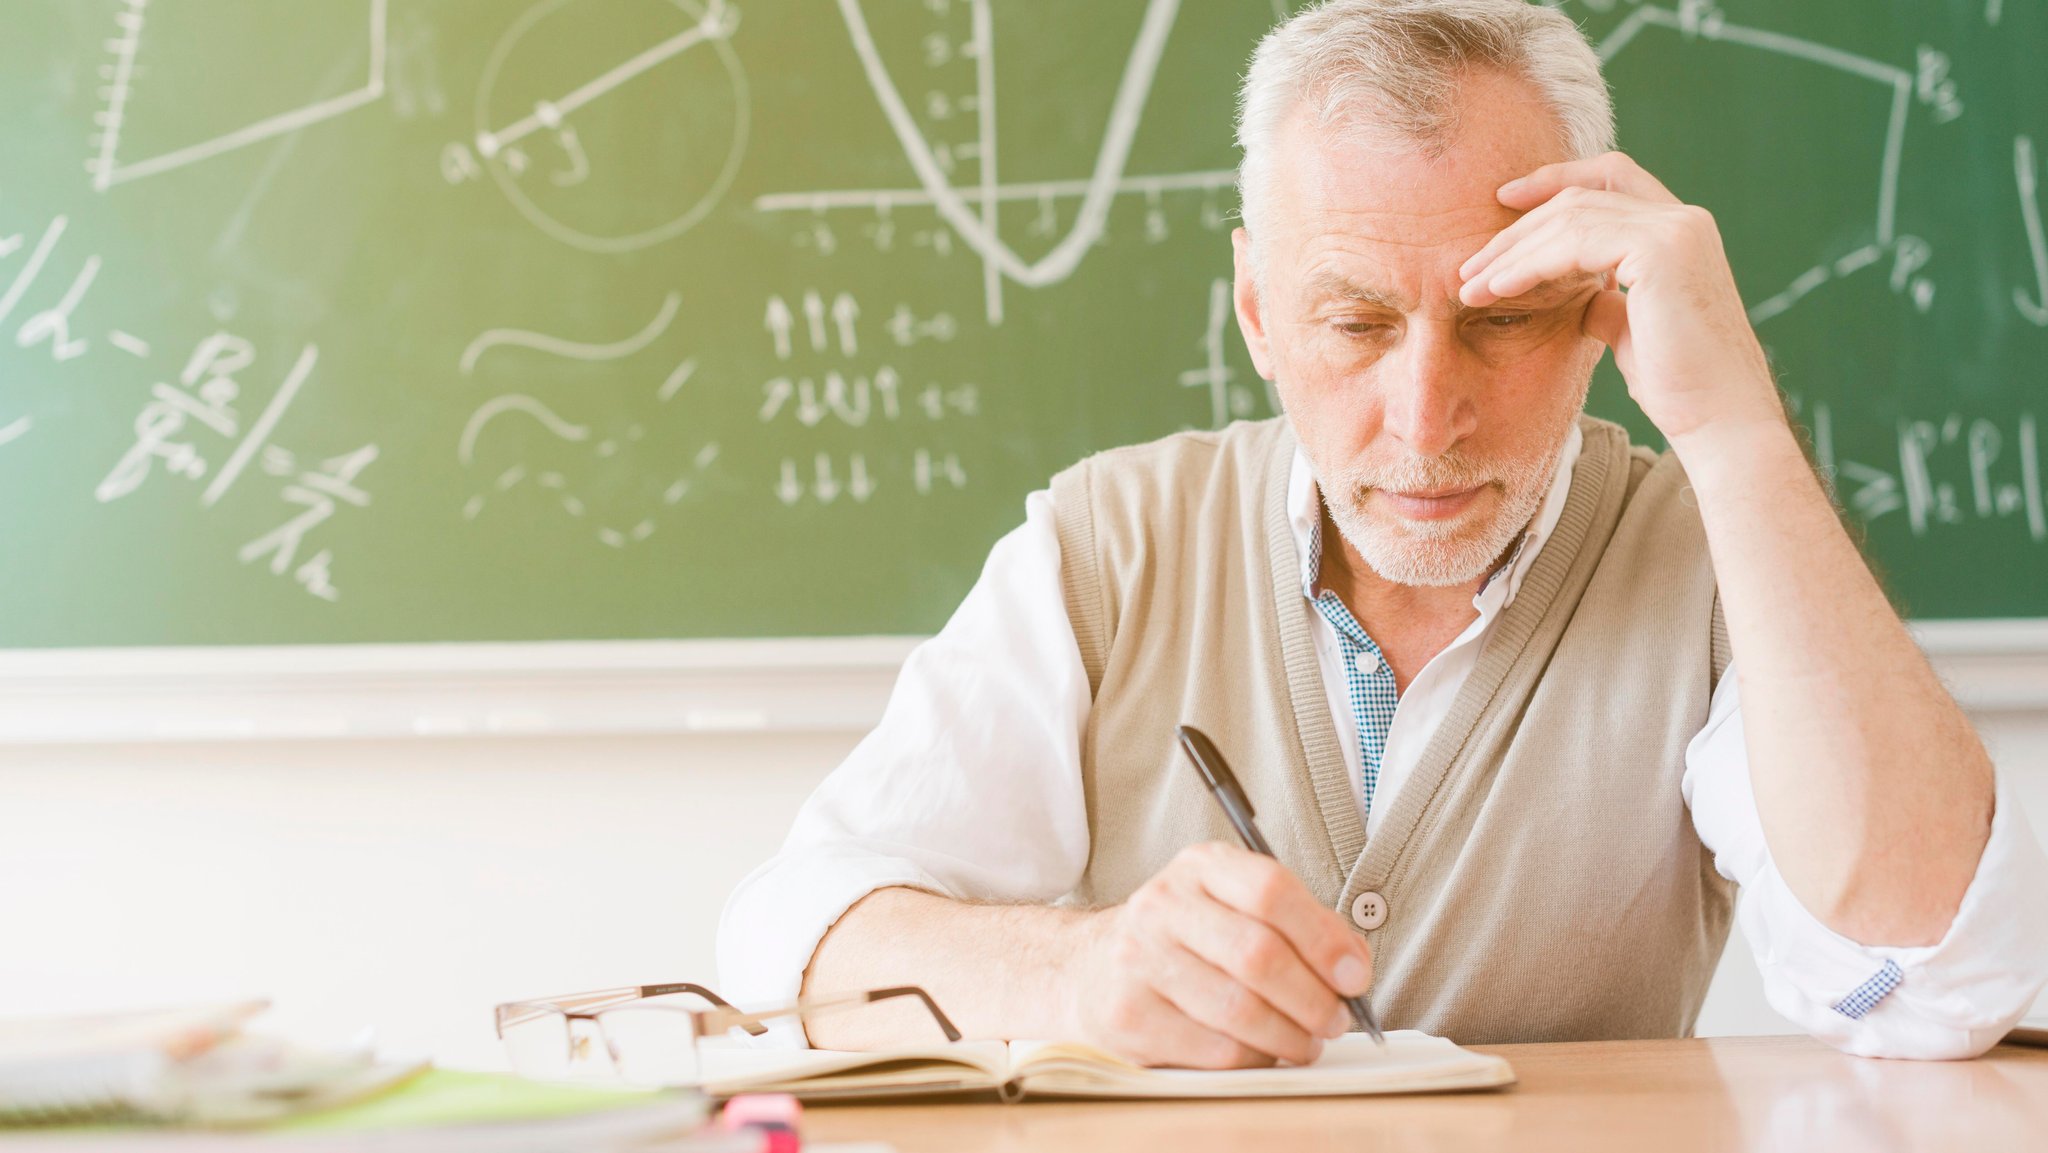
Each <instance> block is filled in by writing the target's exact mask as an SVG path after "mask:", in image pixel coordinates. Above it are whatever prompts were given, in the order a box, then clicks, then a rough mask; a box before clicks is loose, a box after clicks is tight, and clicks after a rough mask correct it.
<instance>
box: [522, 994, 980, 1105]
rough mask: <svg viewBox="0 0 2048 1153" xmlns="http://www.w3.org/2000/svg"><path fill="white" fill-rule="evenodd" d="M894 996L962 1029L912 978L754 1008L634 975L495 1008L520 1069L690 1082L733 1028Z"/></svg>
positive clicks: (751, 1028) (555, 1076)
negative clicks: (712, 1044)
mask: <svg viewBox="0 0 2048 1153" xmlns="http://www.w3.org/2000/svg"><path fill="white" fill-rule="evenodd" d="M898 997H910V998H915V999H916V1000H917V1001H918V1002H919V1003H920V1004H922V1005H923V1006H924V1007H925V1009H926V1010H928V1011H929V1012H930V1013H931V1016H932V1020H933V1021H935V1022H937V1024H938V1026H939V1030H940V1031H941V1032H942V1033H944V1034H945V1035H946V1040H948V1041H958V1040H959V1039H960V1030H958V1029H956V1028H954V1027H953V1022H952V1021H951V1020H949V1019H948V1018H947V1017H946V1014H945V1013H943V1012H941V1011H940V1009H939V1006H938V1003H937V1002H935V1001H933V1000H932V999H931V995H930V994H928V993H926V992H925V991H924V990H923V989H920V988H917V987H916V986H914V985H906V986H903V987H901V988H895V989H873V990H870V991H868V992H865V993H847V994H843V995H839V996H831V997H818V998H811V999H808V1000H802V1001H798V1002H797V1003H796V1004H794V1005H789V1006H786V1007H783V1008H780V1009H768V1010H764V1011H760V1012H748V1011H745V1010H741V1009H737V1008H734V1007H733V1005H732V1004H731V1003H730V1002H728V1001H727V1000H726V999H725V998H723V997H720V996H719V995H718V994H716V993H714V992H712V991H711V990H709V989H707V988H705V987H704V986H702V985H693V984H688V983H683V984H674V985H631V986H627V987H625V988H622V989H599V990H596V991H594V992H589V993H572V994H569V995H567V996H562V997H544V998H540V999H538V1000H532V1001H508V1002H506V1003H505V1004H502V1005H499V1006H498V1007H497V1008H496V1009H495V1010H494V1012H493V1015H494V1017H495V1018H496V1023H497V1030H498V1039H499V1040H501V1041H503V1042H504V1043H505V1050H506V1052H507V1054H508V1055H509V1056H510V1057H511V1059H512V1068H513V1069H514V1070H516V1071H517V1072H518V1073H519V1074H520V1075H521V1076H524V1077H533V1078H537V1079H541V1080H564V1079H581V1078H584V1077H605V1076H611V1077H616V1078H619V1079H622V1080H625V1081H629V1082H631V1083H633V1084H636V1085H694V1084H697V1083H699V1082H701V1081H702V1080H703V1079H704V1062H703V1056H702V1050H703V1047H704V1044H703V1043H704V1042H705V1041H707V1040H711V1039H715V1038H719V1037H722V1036H725V1035H726V1034H728V1033H731V1032H732V1031H733V1030H735V1029H737V1030H742V1031H744V1032H746V1033H748V1034H750V1035H752V1036H756V1037H759V1036H761V1035H763V1034H765V1033H767V1032H768V1022H771V1021H776V1020H784V1019H787V1020H795V1021H798V1022H804V1021H809V1020H811V1019H813V1018H815V1017H819V1016H823V1015H826V1014H829V1013H836V1012H843V1011H845V1010H848V1009H855V1008H859V1007H860V1006H862V1005H869V1004H873V1003H874V1002H877V1001H887V1000H892V999H894V998H898Z"/></svg>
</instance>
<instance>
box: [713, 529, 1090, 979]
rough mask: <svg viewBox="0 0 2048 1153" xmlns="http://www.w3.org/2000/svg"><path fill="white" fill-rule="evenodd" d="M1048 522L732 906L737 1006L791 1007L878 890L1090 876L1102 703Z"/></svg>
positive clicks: (725, 973)
mask: <svg viewBox="0 0 2048 1153" xmlns="http://www.w3.org/2000/svg"><path fill="white" fill-rule="evenodd" d="M1054 526H1055V522H1054V519H1053V508H1052V501H1051V496H1050V495H1049V494H1048V493H1043V492H1040V493H1033V494H1032V495H1031V496H1030V497H1029V498H1028V499H1027V500H1026V501H1025V520H1024V523H1023V524H1022V525H1021V526H1019V527H1018V528H1017V529H1015V530H1014V531H1012V532H1011V533H1010V534H1009V535H1007V536H1005V537H1004V538H1003V539H1002V540H1000V541H998V542H997V544H996V546H995V548H994V549H993V550H992V551H991V552H990V554H989V559H988V563H987V565H986V566H985V567H984V569H983V571H982V574H981V579H980V580H979V581H977V582H976V583H975V585H974V588H973V589H972V590H971V591H969V593H968V594H967V598H966V599H965V600H964V601H963V602H961V605H960V607H959V609H958V610H957V611H955V613H954V614H953V617H952V619H951V620H950V621H948V622H947V624H946V626H945V628H944V629H942V630H941V631H940V632H939V634H938V635H937V636H935V637H933V638H932V639H931V640H929V641H926V642H925V643H924V644H922V645H919V646H918V647H917V648H916V649H915V650H914V651H913V652H912V653H911V655H910V657H909V659H908V660H906V661H905V662H904V666H903V671H902V673H901V674H900V675H899V676H898V678H897V681H896V686H895V689H894V691H893V692H891V694H890V697H889V703H888V706H887V708H885V709H884V710H883V715H882V720H881V723H880V724H879V725H877V726H876V728H875V730H874V731H873V732H871V733H869V734H868V736H867V737H866V738H865V739H864V740H862V741H861V743H860V744H859V745H858V746H857V747H856V748H855V749H854V751H853V753H852V754H851V755H850V756H848V757H847V759H846V761H845V762H844V763H842V764H841V765H840V766H839V767H838V768H836V769H835V770H833V772H832V773H831V774H830V775H829V776H827V777H826V779H825V781H824V782H823V783H822V784H820V785H819V787H818V789H817V791H816V792H815V793H813V794H812V795H811V797H810V799H809V800H808V801H806V802H805V803H804V806H803V808H802V809H801V810H800V811H799V812H798V814H797V818H796V822H795V824H794V826H793V827H792V828H791V830H790V833H789V838H788V840H787V841H786V842H784V844H783V847H782V851H781V852H780V853H779V854H778V855H777V856H775V857H774V858H773V859H771V860H769V861H768V862H767V863H766V864H764V865H762V866H761V867H760V868H758V869H755V870H754V871H753V873H751V874H750V875H748V876H747V878H746V879H745V880H743V881H741V882H740V884H739V887H738V888H736V889H735V890H734V891H733V893H732V896H731V897H730V898H728V900H727V901H726V905H725V912H724V915H723V916H722V917H721V919H720V922H719V930H718V968H719V980H720V983H721V986H722V989H723V991H724V992H725V995H726V996H727V997H729V998H732V999H733V1000H734V1001H736V1002H738V1003H741V1004H752V1005H768V1004H776V1003H787V1002H789V1001H792V1000H794V999H795V998H796V995H797V993H798V991H799V989H800V987H801V985H802V982H803V973H804V969H805V968H806V967H807V966H808V965H809V964H810V960H811V955H812V953H813V952H815V951H816V949H817V947H818V942H819V941H820V940H822V939H823V938H824V935H825V933H826V931H827V930H829V929H830V928H831V927H832V925H833V923H834V922H836V921H837V920H838V919H839V917H840V916H841V915H842V914H844V913H845V912H846V910H847V909H848V908H850V907H852V905H853V904H854V903H855V902H856V901H859V900H860V899H861V898H862V897H864V896H866V895H867V894H869V893H871V892H873V891H875V890H876V889H881V888H887V887H891V886H910V887H915V888H920V889H926V890H929V891H931V892H934V893H939V894H943V895H946V896H951V897H955V898H960V899H974V900H990V901H1032V902H1046V901H1052V900H1054V899H1057V898H1058V897H1060V896H1061V895H1063V894H1065V893H1066V892H1068V891H1069V890H1070V889H1072V888H1073V886H1074V884H1075V883H1076V882H1077V881H1078V880H1079V879H1080V875H1081V871H1082V869H1083V868H1084V867H1085V866H1086V864H1087V861H1088V822H1087V812H1086V807H1085V802H1084V799H1083V797H1082V791H1081V771H1080V760H1081V753H1080V742H1081V729H1082V726H1083V724H1085V723H1086V720H1087V715H1088V709H1089V705H1090V696H1089V691H1088V679H1087V674H1086V672H1085V670H1084V669H1083V668H1082V665H1081V656H1080V651H1079V648H1078V646H1077V644H1076V642H1075V640H1074V630H1073V625H1072V624H1071V623H1070V621H1069V620H1068V617H1067V612H1066V600H1065V596H1064V594H1063V592H1062V590H1061V583H1060V553H1059V536H1058V533H1057V531H1056V529H1055V527H1054Z"/></svg>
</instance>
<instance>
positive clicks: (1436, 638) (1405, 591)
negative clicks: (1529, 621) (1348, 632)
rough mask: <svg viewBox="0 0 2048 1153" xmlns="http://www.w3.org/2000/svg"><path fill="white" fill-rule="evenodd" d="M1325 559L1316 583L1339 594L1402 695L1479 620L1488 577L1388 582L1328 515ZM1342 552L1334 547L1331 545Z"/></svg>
mask: <svg viewBox="0 0 2048 1153" xmlns="http://www.w3.org/2000/svg"><path fill="white" fill-rule="evenodd" d="M1322 515H1323V541H1324V542H1325V543H1324V547H1323V555H1322V561H1321V565H1320V567H1319V569H1318V571H1317V573H1316V581H1317V583H1318V584H1319V585H1320V586H1322V587H1323V588H1324V589H1327V590H1329V591H1331V592H1334V593H1336V594H1337V598H1338V599H1339V600H1341V601H1343V602H1344V607H1345V608H1347V609H1350V610H1351V615H1352V617H1353V618H1355V619H1356V620H1357V621H1358V624H1359V626H1360V627H1361V628H1363V629H1364V630H1365V631H1366V634H1367V635H1368V636H1370V637H1372V639H1373V643H1374V644H1377V645H1378V646H1379V647H1380V655H1381V656H1382V657H1384V658H1385V660H1386V662H1387V667H1389V668H1391V669H1392V670H1393V671H1394V684H1395V686H1396V687H1397V688H1398V689H1400V690H1401V691H1403V692H1406V691H1407V689H1408V682H1410V681H1412V680H1414V679H1415V676H1416V674H1417V673H1420V672H1421V671H1422V668H1423V666H1424V665H1427V664H1428V663H1429V662H1430V661H1431V660H1432V659H1434V658H1435V657H1436V655H1437V654H1438V653H1440V652H1442V651H1444V649H1446V648H1448V647H1450V644H1451V642H1452V641H1454V640H1457V639H1458V635H1459V634H1460V633H1462V632H1464V631H1465V629H1466V628H1467V627H1468V626H1469V625H1471V623H1472V622H1473V621H1474V620H1476V619H1477V618H1478V616H1479V610H1478V609H1476V608H1474V607H1473V605H1472V601H1473V598H1474V597H1475V596H1477V595H1478V592H1479V589H1480V587H1481V586H1482V585H1483V584H1484V583H1485V580H1486V578H1485V577H1483V576H1482V577H1480V578H1478V579H1476V580H1471V581H1467V582H1464V583H1462V584H1455V585H1446V586H1442V587H1433V586H1428V585H1404V584H1400V583H1397V582H1395V581H1391V580H1388V579H1387V578H1386V577H1383V576H1381V575H1380V574H1379V573H1378V572H1376V571H1374V570H1373V567H1372V566H1371V565H1369V564H1367V563H1366V562H1365V558H1364V557H1362V556H1360V555H1358V552H1357V551H1356V550H1355V549H1353V548H1352V547H1351V542H1350V541H1347V540H1345V539H1344V534H1343V533H1341V532H1339V531H1337V526H1336V523H1335V522H1334V521H1332V520H1331V519H1330V513H1329V510H1328V509H1327V508H1326V509H1324V510H1323V514H1322ZM1333 544H1334V545H1335V546H1337V547H1335V548H1332V547H1330V546H1331V545H1333ZM1512 552H1513V546H1512V545H1510V546H1509V548H1508V550H1507V551H1506V552H1503V553H1502V554H1501V556H1500V557H1497V558H1495V562H1494V564H1493V566H1491V567H1489V568H1488V570H1487V571H1488V572H1492V571H1494V570H1495V569H1497V568H1498V567H1499V566H1500V565H1501V564H1502V563H1504V562H1505V561H1506V559H1507V557H1508V555H1509V554H1510V553H1512Z"/></svg>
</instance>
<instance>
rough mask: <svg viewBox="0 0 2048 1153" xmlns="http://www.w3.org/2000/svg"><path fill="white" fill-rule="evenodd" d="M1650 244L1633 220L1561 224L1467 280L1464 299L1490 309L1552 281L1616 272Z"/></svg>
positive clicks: (1461, 295) (1462, 292)
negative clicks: (1493, 304)
mask: <svg viewBox="0 0 2048 1153" xmlns="http://www.w3.org/2000/svg"><path fill="white" fill-rule="evenodd" d="M1645 241H1646V238H1644V237H1642V236H1641V235H1640V234H1639V231H1638V230H1637V229H1636V228H1635V227H1633V222H1631V221H1625V220H1619V221H1618V220H1612V219H1609V220H1604V221H1600V222H1599V223H1597V224H1587V223H1585V222H1573V223H1572V224H1570V225H1565V224H1560V225H1559V226H1558V227H1556V228H1552V229H1547V230H1545V231H1543V232H1540V233H1538V234H1537V235H1535V236H1532V237H1529V238H1527V239H1525V240H1524V241H1523V242H1522V243H1521V244H1520V245H1518V246H1516V247H1515V248H1514V249H1512V250H1511V251H1509V252H1506V253H1503V254H1502V255H1501V257H1500V259H1498V260H1496V261H1495V262H1494V263H1493V264H1492V265H1491V266H1489V267H1488V268H1486V269H1485V270H1484V271H1482V272H1480V273H1479V274H1478V275H1477V276H1475V277H1474V278H1472V279H1471V280H1470V281H1468V282H1466V284H1465V286H1464V287H1463V288H1462V289H1460V290H1459V293H1458V299H1459V300H1461V301H1462V302H1464V304H1465V305H1466V307H1468V308H1485V307H1486V306H1487V305H1490V304H1492V303H1494V302H1496V301H1500V300H1507V299H1510V298H1513V297H1516V296H1520V295H1521V294H1523V293H1525V292H1528V291H1529V290H1530V289H1533V288H1535V287H1536V286H1537V285H1539V284H1542V283H1544V282H1546V281H1551V280H1560V279H1563V278H1566V277H1570V276H1575V275H1585V274H1587V273H1605V272H1608V271H1611V270H1616V269H1619V268H1620V267H1621V265H1622V264H1623V262H1624V261H1626V260H1627V259H1628V257H1629V255H1630V254H1631V253H1632V252H1634V251H1636V250H1637V249H1638V248H1639V247H1641V245H1642V244H1643V243H1644V242H1645ZM1624 280H1626V277H1624Z"/></svg>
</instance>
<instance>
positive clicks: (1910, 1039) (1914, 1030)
mask: <svg viewBox="0 0 2048 1153" xmlns="http://www.w3.org/2000/svg"><path fill="white" fill-rule="evenodd" d="M1684 792H1685V799H1686V803H1687V804H1688V805H1690V806H1691V808H1692V819H1693V827H1694V828H1695V829H1697V830H1698V832H1699V836H1700V840H1701V841H1702V842H1703V843H1705V844H1706V846H1707V848H1708V849H1709V850H1711V851H1712V852H1713V854H1714V867H1715V869H1716V870H1717V871H1718V872H1719V873H1720V874H1721V875H1722V876H1724V877H1726V878H1728V879H1729V880H1731V881H1734V882H1735V883H1736V884H1738V885H1740V886H1741V887H1742V895H1741V898H1740V901H1739V902H1738V904H1737V907H1736V920H1737V922H1738V923H1739V924H1740V925H1741V926H1742V932H1743V935H1744V936H1745V937H1747V938H1748V940H1749V943H1750V947H1751V949H1752V950H1753V951H1754V952H1755V954H1756V962H1757V968H1758V969H1759V970H1760V971H1761V972H1762V975H1763V982H1764V994H1765V997H1766V998H1767V999H1768V1000H1769V1001H1770V1004H1771V1007H1772V1008H1773V1009H1776V1010H1777V1011H1778V1012H1779V1013H1781V1014H1783V1015H1784V1016H1785V1017H1787V1018H1789V1019H1790V1020H1791V1021H1792V1022H1793V1023H1795V1024H1797V1025H1799V1026H1800V1027H1801V1028H1803V1029H1805V1030H1806V1031H1807V1032H1809V1033H1811V1034H1812V1035H1813V1036H1814V1037H1816V1038H1819V1039H1820V1040H1823V1041H1826V1042H1827V1043H1829V1044H1831V1045H1833V1046H1835V1047H1836V1048H1838V1049H1841V1050H1843V1051H1844V1052H1848V1053H1854V1054H1857V1055H1860V1056H1867V1057H1913V1058H1956V1057H1973V1056H1976V1055H1977V1054H1979V1053H1982V1052H1984V1051H1985V1050H1986V1049H1989V1048H1990V1047H1991V1046H1993V1045H1995V1044H1997V1043H1998V1040H1999V1038H2001V1037H2003V1036H2004V1035H2005V1034H2006V1032H2007V1031H2008V1030H2009V1029H2011V1027H2012V1025H2013V1023H2014V1022H2015V1021H2017V1020H2018V1019H2019V1018H2020V1017H2022V1016H2023V1015H2025V1013H2026V1012H2027V1009H2028V1007H2029V1006H2031V1005H2032V1004H2033V1002H2034V998H2035V997H2037V996H2039V995H2040V992H2041V990H2042V988H2043V987H2044V985H2048V857H2044V856H2043V853H2042V850H2041V846H2040V843H2039V842H2038V841H2037V840H2036V839H2035V837H2034V833H2033V830H2032V829H2031V828H2030V827H2029V825H2028V822H2027V817H2026V813H2025V811H2024V810H2023V809H2022V808H2021V807H2020V801H2019V798H2018V797H2017V796H2015V795H2014V793H2013V790H2012V788H2011V786H2010V783H2009V779H2008V777H2007V775H2006V774H2005V773H2003V772H2001V773H2000V774H1999V784H1998V792H1997V800H1996V810H1995V812H1994V815H1993V817H1992V822H1991V835H1990V838H1989V840H1988V841H1986V843H1985V846H1984V852H1983V855H1982V856H1981V857H1980V858H1979V860H1978V863H1977V873H1976V876H1975V877H1974V878H1972V879H1971V882H1970V885H1969V888H1968V889H1967V890H1965V892H1964V894H1963V900H1962V904H1961V905H1960V906H1958V908H1957V910H1956V915H1955V919H1954V920H1953V921H1952V922H1951V923H1950V925H1949V928H1948V932H1947V933H1945V934H1944V935H1943V936H1942V939H1941V940H1940V941H1939V942H1937V943H1935V944H1933V945H1927V946H1918V947H1888V946H1883V945H1865V944H1862V943H1859V942H1857V941H1853V940H1850V939H1849V938H1847V937H1844V936H1842V935H1841V934H1839V933H1837V932H1835V931H1834V930H1832V929H1830V928H1828V927H1827V926H1826V925H1824V924H1822V923H1821V921H1820V919H1819V918H1817V917H1815V916H1814V915H1813V914H1812V913H1811V912H1810V911H1809V910H1808V909H1807V908H1806V906H1805V905H1804V904H1802V903H1801V902H1800V900H1799V898H1798V897H1797V896H1796V895H1795V894H1794V893H1793V892H1792V890H1791V888H1790V887H1788V886H1787V885H1786V883H1785V880H1784V878H1783V877H1782V876H1780V875H1779V873H1778V869H1777V866H1776V865H1775V864H1774V863H1773V862H1772V860H1771V854H1770V848H1769V846H1768V845H1767V844H1766V843H1765V840H1764V832H1763V823H1762V819H1761V818H1760V817H1759V816H1758V813H1757V808H1756V796H1755V793H1754V791H1753V789H1752V787H1751V784H1750V777H1749V757H1748V751H1747V748H1746V747H1745V745H1744V743H1743V728H1742V709H1741V704H1740V702H1739V700H1738V699H1737V692H1736V687H1735V672H1734V669H1732V668H1731V669H1729V670H1728V671H1727V672H1726V673H1725V674H1724V675H1723V677H1722V681H1721V684H1720V685H1719V686H1718V687H1717V688H1716V690H1715V693H1714V703H1713V708H1712V710H1711V714H1710V716H1709V718H1708V721H1707V725H1706V727H1705V728H1704V729H1702V730H1701V731H1700V733H1699V734H1698V735H1697V736H1696V737H1695V738H1694V739H1693V742H1692V744H1691V745H1690V747H1688V748H1687V750H1686V771H1685V783H1684Z"/></svg>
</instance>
